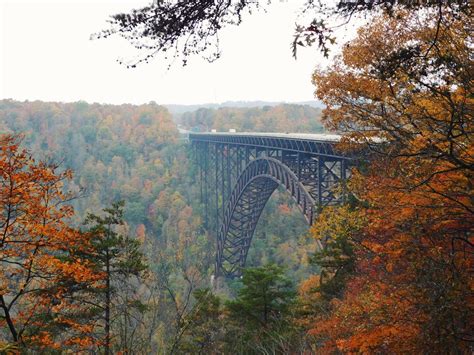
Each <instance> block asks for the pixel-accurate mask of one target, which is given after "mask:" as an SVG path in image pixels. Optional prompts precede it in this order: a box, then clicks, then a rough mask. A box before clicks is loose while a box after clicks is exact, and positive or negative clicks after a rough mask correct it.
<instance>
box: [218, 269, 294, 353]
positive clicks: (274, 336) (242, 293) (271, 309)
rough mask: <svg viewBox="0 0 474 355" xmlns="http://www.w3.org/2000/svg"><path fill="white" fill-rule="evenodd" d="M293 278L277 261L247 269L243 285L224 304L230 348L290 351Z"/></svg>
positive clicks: (244, 350) (247, 351) (235, 349)
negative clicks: (273, 263)
mask: <svg viewBox="0 0 474 355" xmlns="http://www.w3.org/2000/svg"><path fill="white" fill-rule="evenodd" d="M295 296H296V293H295V290H294V287H293V284H292V282H291V281H290V280H289V279H288V278H287V277H286V276H285V275H284V274H283V270H282V269H281V268H280V267H278V266H276V265H271V264H270V265H266V266H262V267H256V268H247V269H244V272H243V276H242V288H241V289H240V290H239V291H238V294H237V297H236V298H235V299H234V300H232V301H228V302H226V304H225V307H226V309H227V312H228V315H227V320H228V323H229V329H228V330H227V332H226V344H227V346H228V351H234V352H238V353H256V352H260V351H267V352H287V351H289V350H290V349H289V348H290V347H291V342H290V340H289V338H290V337H291V335H293V334H292V328H291V321H290V314H291V310H292V305H293V303H294V301H295Z"/></svg>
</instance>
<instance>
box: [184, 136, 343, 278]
mask: <svg viewBox="0 0 474 355" xmlns="http://www.w3.org/2000/svg"><path fill="white" fill-rule="evenodd" d="M340 138H341V137H340V136H338V135H333V134H298V133H295V134H288V133H189V140H190V142H191V144H192V147H193V151H194V158H195V161H196V163H197V167H198V171H197V172H196V173H197V175H198V178H199V180H200V186H201V191H200V192H201V194H200V196H201V203H202V204H203V208H204V223H205V226H206V228H207V229H208V230H215V233H216V236H217V251H216V276H225V277H229V278H233V277H236V276H239V275H240V274H241V271H242V268H243V267H244V266H245V261H246V259H247V253H248V250H249V248H250V243H251V241H252V237H253V234H254V231H255V228H256V226H257V222H258V220H259V218H260V215H261V213H262V211H263V209H264V207H265V204H266V203H267V201H268V199H269V198H270V196H271V195H272V193H273V192H274V191H275V189H277V188H278V187H279V186H280V187H282V188H284V189H285V190H286V191H287V192H288V194H290V196H291V197H292V198H293V200H294V201H295V202H296V204H297V205H298V207H299V209H300V210H301V212H302V213H303V215H304V217H305V219H306V221H307V223H308V224H309V225H312V223H313V221H314V220H315V218H316V216H317V214H318V212H319V211H320V210H321V209H322V208H324V207H326V206H333V205H339V204H342V203H344V201H345V199H346V192H345V183H344V182H345V180H346V177H347V174H348V167H349V165H350V161H351V159H350V158H349V157H347V156H344V155H343V154H341V153H338V152H337V150H336V143H338V142H339V141H340Z"/></svg>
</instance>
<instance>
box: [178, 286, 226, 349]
mask: <svg viewBox="0 0 474 355" xmlns="http://www.w3.org/2000/svg"><path fill="white" fill-rule="evenodd" d="M193 296H194V298H195V303H194V306H193V308H192V310H191V312H189V314H188V315H187V316H186V319H185V321H184V323H185V329H184V331H183V335H182V337H181V340H180V344H179V345H178V346H177V350H178V352H179V353H187V354H213V353H214V354H215V353H220V352H222V345H223V334H224V332H223V327H224V323H223V310H222V305H221V300H220V298H219V297H218V296H216V295H214V294H213V293H212V291H211V290H210V289H197V290H195V291H194V293H193Z"/></svg>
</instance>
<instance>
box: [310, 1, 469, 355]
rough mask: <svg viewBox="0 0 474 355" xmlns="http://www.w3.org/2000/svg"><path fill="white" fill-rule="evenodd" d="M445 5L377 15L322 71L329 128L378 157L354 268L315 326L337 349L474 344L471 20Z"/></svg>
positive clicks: (364, 198) (362, 211) (359, 174)
mask: <svg viewBox="0 0 474 355" xmlns="http://www.w3.org/2000/svg"><path fill="white" fill-rule="evenodd" d="M436 11H437V12H436V13H435V12H434V11H425V12H423V13H421V12H400V13H397V14H396V16H392V17H384V16H381V17H379V18H377V19H375V20H374V21H373V22H372V23H371V24H370V25H369V26H367V27H365V28H362V29H361V30H360V31H359V33H358V37H357V38H356V39H355V40H353V41H351V42H350V43H348V45H347V46H346V47H345V48H344V50H343V53H342V55H341V56H340V57H339V58H338V59H337V60H336V61H335V62H334V64H333V65H332V66H331V67H329V68H328V69H326V70H317V71H316V72H315V74H314V78H313V79H314V83H315V85H316V87H317V91H316V94H317V96H318V97H319V98H321V99H322V100H323V101H324V102H325V104H326V105H327V108H326V110H325V112H324V119H325V122H326V124H327V125H328V126H330V127H331V128H333V129H337V130H338V131H340V132H343V133H345V137H346V139H345V140H344V142H343V145H344V143H345V147H346V148H348V149H351V148H352V147H360V146H363V147H364V148H365V149H366V153H367V156H368V157H369V160H370V163H369V165H368V167H367V169H365V170H364V171H362V170H360V171H355V173H354V175H353V178H352V192H353V194H354V196H355V197H356V199H357V200H358V201H359V206H360V207H359V208H358V209H357V211H358V212H357V214H358V215H359V216H358V217H357V218H360V219H361V221H363V222H362V223H361V225H360V227H361V228H358V229H357V230H356V231H355V233H349V234H348V235H347V241H348V242H349V243H351V244H352V246H353V251H354V256H353V258H354V259H355V267H354V270H355V274H354V275H353V276H352V277H350V278H348V279H347V280H345V281H346V282H345V285H344V290H343V292H342V294H341V295H338V296H337V297H334V298H332V299H331V300H330V301H329V303H328V304H327V306H328V307H329V311H328V310H327V309H326V312H324V313H322V312H319V313H318V312H317V311H315V312H314V313H313V314H314V316H313V321H312V322H310V323H311V325H310V326H309V328H310V329H309V333H310V334H312V335H314V336H315V337H316V339H317V340H318V341H319V342H320V343H319V345H321V346H322V347H323V349H325V350H326V351H328V352H331V351H334V350H339V351H344V352H354V351H355V352H358V351H359V352H360V351H361V352H390V353H417V352H439V353H463V352H466V353H467V352H471V351H472V350H473V348H474V333H473V324H474V309H473V307H474V306H473V305H474V297H473V295H474V283H473V277H472V276H473V274H472V271H473V267H474V240H473V226H474V214H473V213H474V194H473V181H474V144H473V123H474V119H473V118H474V117H473V115H474V97H473V74H474V72H473V65H472V44H473V40H472V33H471V31H470V28H472V16H467V15H459V14H456V16H454V15H452V14H451V13H450V12H449V9H445V8H443V7H442V6H440V7H439V8H438V9H437V10H436ZM439 11H445V13H444V14H443V16H442V17H440V16H438V12H439ZM335 216H337V213H327V214H323V215H322V216H321V218H320V220H319V221H318V222H317V223H316V226H315V229H314V232H315V234H316V233H318V232H320V231H321V228H322V227H323V229H324V226H325V225H328V223H329V222H328V221H332V223H333V224H335V225H336V226H337V225H339V226H340V227H341V228H343V227H344V226H345V225H344V223H345V222H344V219H340V218H339V219H335ZM335 230H337V228H335ZM314 289H315V291H316V295H315V296H314V295H313V296H312V297H322V295H321V289H320V288H319V286H318V287H316V288H314ZM304 291H305V292H303V293H302V295H303V297H305V295H307V294H308V292H307V291H308V287H306V288H305V289H304ZM306 297H307V296H306Z"/></svg>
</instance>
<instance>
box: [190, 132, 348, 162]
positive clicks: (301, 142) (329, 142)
mask: <svg viewBox="0 0 474 355" xmlns="http://www.w3.org/2000/svg"><path fill="white" fill-rule="evenodd" d="M189 139H190V140H191V141H196V142H209V143H221V144H222V143H224V144H235V145H244V146H250V147H254V148H255V147H258V148H262V149H282V150H287V151H293V152H298V153H309V154H318V155H324V156H330V157H339V158H340V156H341V155H340V154H336V153H335V152H334V144H335V143H337V142H339V141H340V139H341V136H339V135H337V134H311V133H253V132H251V133H250V132H238V133H227V132H225V133H224V132H212V133H190V134H189Z"/></svg>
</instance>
